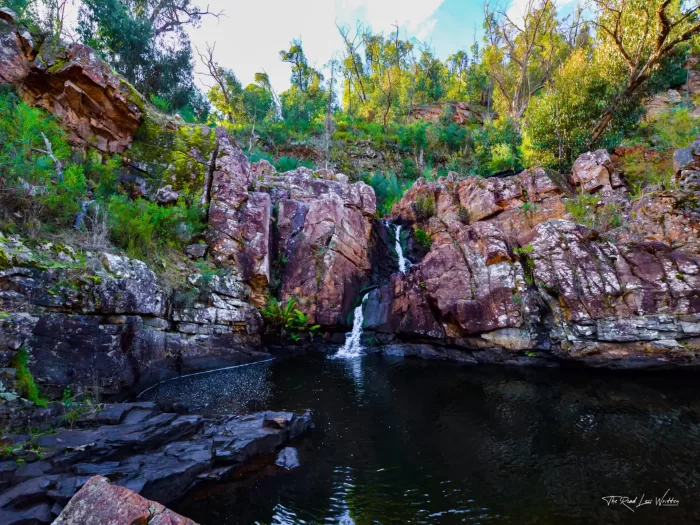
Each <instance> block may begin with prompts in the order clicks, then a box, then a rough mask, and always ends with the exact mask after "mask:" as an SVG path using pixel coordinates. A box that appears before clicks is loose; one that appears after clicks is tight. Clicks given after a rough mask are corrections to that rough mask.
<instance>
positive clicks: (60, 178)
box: [32, 131, 63, 182]
mask: <svg viewBox="0 0 700 525" xmlns="http://www.w3.org/2000/svg"><path fill="white" fill-rule="evenodd" d="M41 137H42V138H43V139H44V145H45V146H46V149H45V150H43V149H37V148H32V149H33V150H34V151H36V152H37V153H41V154H42V155H46V156H47V157H49V158H50V159H51V160H52V161H53V164H54V168H55V170H56V178H57V179H58V181H59V182H63V164H62V163H61V161H60V159H59V158H58V157H57V156H56V155H54V152H53V147H52V146H51V141H50V140H49V138H48V137H47V136H46V135H44V132H43V131H42V132H41Z"/></svg>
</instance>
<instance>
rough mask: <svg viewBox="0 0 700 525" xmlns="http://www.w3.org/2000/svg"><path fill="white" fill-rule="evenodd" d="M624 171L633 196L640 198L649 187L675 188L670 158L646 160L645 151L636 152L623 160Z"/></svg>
mask: <svg viewBox="0 0 700 525" xmlns="http://www.w3.org/2000/svg"><path fill="white" fill-rule="evenodd" d="M622 169H623V172H624V174H625V180H626V182H627V183H628V184H629V186H630V192H631V193H632V195H633V196H639V195H640V194H641V193H642V191H643V190H644V188H646V187H647V186H653V185H659V186H661V187H662V188H663V189H665V190H672V189H674V188H675V178H674V176H673V166H672V165H671V159H670V158H666V157H660V158H646V156H645V155H644V152H643V151H634V152H632V153H630V154H628V155H625V156H624V157H623V158H622Z"/></svg>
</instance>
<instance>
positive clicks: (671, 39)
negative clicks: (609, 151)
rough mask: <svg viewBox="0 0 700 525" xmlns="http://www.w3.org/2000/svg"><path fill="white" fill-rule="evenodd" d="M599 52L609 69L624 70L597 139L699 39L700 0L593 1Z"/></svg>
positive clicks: (593, 138)
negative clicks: (672, 60) (656, 76)
mask: <svg viewBox="0 0 700 525" xmlns="http://www.w3.org/2000/svg"><path fill="white" fill-rule="evenodd" d="M593 4H594V6H595V8H596V17H595V19H594V20H593V22H592V23H593V25H594V27H595V28H597V38H598V40H599V44H598V46H599V53H600V54H601V57H604V58H605V61H604V66H605V68H606V70H608V71H609V74H611V75H614V74H616V73H618V74H621V76H622V81H621V83H620V88H619V90H618V93H617V96H615V97H614V99H613V100H612V101H611V102H610V103H609V104H608V105H607V107H606V108H605V110H604V111H603V112H602V114H601V115H600V117H599V119H598V120H597V122H596V123H595V125H594V126H593V128H592V132H591V141H590V144H591V145H594V144H597V143H598V142H599V141H600V139H601V137H602V136H603V134H604V133H605V131H606V129H607V128H608V126H609V125H610V123H611V121H612V120H613V118H614V116H615V112H616V110H617V108H618V107H619V106H620V104H621V103H622V102H624V101H625V100H629V99H631V98H633V97H634V96H635V95H636V94H637V93H638V92H639V91H640V90H642V89H643V87H644V85H645V83H647V82H649V80H650V79H651V78H652V77H653V75H654V74H655V73H656V72H658V70H659V69H660V68H661V67H662V66H663V64H664V61H665V60H666V59H668V58H670V57H672V56H673V55H674V54H676V53H678V52H679V51H682V46H684V45H685V44H686V43H688V42H690V41H693V40H694V41H697V39H698V35H700V17H699V15H700V2H699V1H698V0H687V1H686V0H593Z"/></svg>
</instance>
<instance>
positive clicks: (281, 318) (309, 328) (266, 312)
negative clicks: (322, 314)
mask: <svg viewBox="0 0 700 525" xmlns="http://www.w3.org/2000/svg"><path fill="white" fill-rule="evenodd" d="M260 314H261V315H262V317H263V319H264V320H265V323H266V324H267V327H268V330H269V329H272V331H279V332H280V333H282V334H284V333H285V331H288V332H289V337H290V338H291V339H292V340H294V341H299V340H300V339H301V335H302V334H304V333H309V334H313V333H315V332H317V331H318V330H319V329H320V328H321V327H320V326H319V325H311V321H310V320H309V316H308V314H305V313H304V312H302V311H301V310H299V309H298V308H297V302H296V299H294V298H293V297H290V298H289V299H288V300H287V303H286V304H282V303H280V302H279V301H278V300H277V299H275V298H274V297H268V300H267V305H266V306H265V307H264V308H263V309H261V310H260Z"/></svg>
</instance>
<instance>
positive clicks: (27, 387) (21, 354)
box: [12, 348, 46, 407]
mask: <svg viewBox="0 0 700 525" xmlns="http://www.w3.org/2000/svg"><path fill="white" fill-rule="evenodd" d="M28 360H29V352H27V349H26V348H20V349H19V350H18V351H17V353H16V354H15V355H14V357H13V359H12V366H13V368H14V369H15V370H16V371H17V375H16V379H17V389H18V390H19V392H20V395H22V396H24V397H25V398H26V399H28V400H29V401H31V402H32V403H34V404H35V405H37V406H42V407H43V406H46V399H45V398H43V397H42V396H41V395H40V394H39V387H38V386H37V385H36V383H35V382H34V378H33V377H32V374H31V372H30V371H29V368H28V367H27V361H28Z"/></svg>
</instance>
